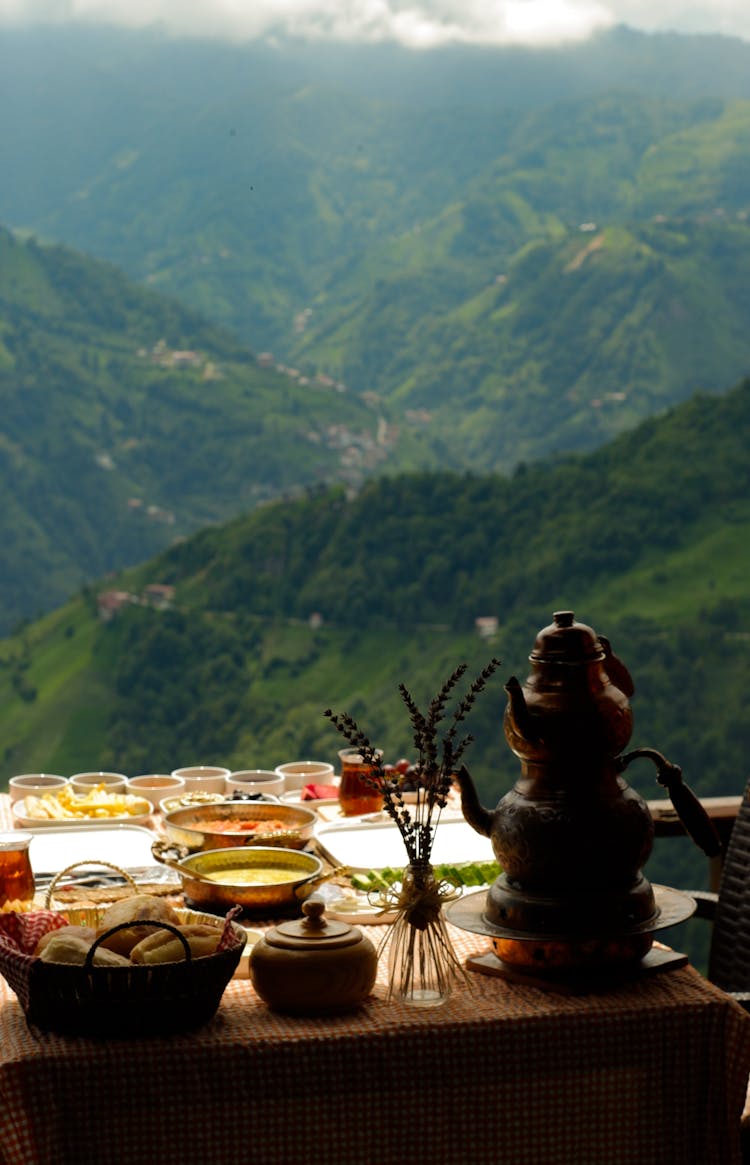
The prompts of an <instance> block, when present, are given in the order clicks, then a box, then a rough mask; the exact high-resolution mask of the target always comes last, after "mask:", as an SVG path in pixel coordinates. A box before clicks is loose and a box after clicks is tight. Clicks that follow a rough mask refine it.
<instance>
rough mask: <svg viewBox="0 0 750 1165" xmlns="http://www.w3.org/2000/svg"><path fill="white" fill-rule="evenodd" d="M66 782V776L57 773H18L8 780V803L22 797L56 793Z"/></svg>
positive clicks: (12, 802) (19, 799)
mask: <svg viewBox="0 0 750 1165" xmlns="http://www.w3.org/2000/svg"><path fill="white" fill-rule="evenodd" d="M67 783H68V778H67V777H61V776H59V774H58V773H20V774H19V775H18V776H17V777H11V778H10V780H9V781H8V793H9V795H10V803H11V805H12V804H14V802H16V801H22V800H23V799H24V797H27V796H30V797H42V796H44V794H45V793H56V792H59V791H60V789H63V788H64V787H65V786H66V785H67Z"/></svg>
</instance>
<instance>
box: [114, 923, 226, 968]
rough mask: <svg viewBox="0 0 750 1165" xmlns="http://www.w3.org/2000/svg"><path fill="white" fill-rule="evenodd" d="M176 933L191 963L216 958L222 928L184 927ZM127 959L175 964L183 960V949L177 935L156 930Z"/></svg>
mask: <svg viewBox="0 0 750 1165" xmlns="http://www.w3.org/2000/svg"><path fill="white" fill-rule="evenodd" d="M178 930H179V931H180V933H181V934H183V935H184V936H185V938H186V939H187V941H188V945H189V947H190V954H191V955H192V957H193V958H194V959H201V958H203V957H204V955H213V954H215V952H216V948H217V947H218V945H219V942H220V941H221V928H220V927H218V926H211V925H210V923H205V922H194V923H186V924H185V925H183V926H180V927H178ZM130 959H131V962H133V963H178V962H182V961H183V960H184V959H185V948H184V947H183V945H182V943H181V942H180V940H179V939H178V937H177V935H176V934H172V933H171V932H170V931H168V930H155V931H154V932H153V934H150V935H149V936H148V938H144V939H142V940H141V941H140V942H139V943H138V944H137V945H136V946H134V947H133V949H132V950H131V952H130Z"/></svg>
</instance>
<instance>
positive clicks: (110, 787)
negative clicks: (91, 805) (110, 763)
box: [70, 773, 128, 797]
mask: <svg viewBox="0 0 750 1165" xmlns="http://www.w3.org/2000/svg"><path fill="white" fill-rule="evenodd" d="M127 783H128V778H127V777H126V776H125V774H124V773H74V774H73V776H72V777H71V778H70V785H71V788H73V789H75V791H76V793H79V794H82V795H83V796H84V797H85V796H86V794H87V793H89V792H90V791H91V790H92V789H95V788H96V786H97V785H103V786H104V788H105V790H106V791H107V792H108V793H124V792H125V790H126V787H127Z"/></svg>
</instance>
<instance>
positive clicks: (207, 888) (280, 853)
mask: <svg viewBox="0 0 750 1165" xmlns="http://www.w3.org/2000/svg"><path fill="white" fill-rule="evenodd" d="M152 853H153V855H154V857H155V858H156V860H157V861H158V862H161V863H162V864H163V865H165V866H169V868H170V869H172V870H176V871H177V873H178V874H179V876H180V881H181V882H182V890H183V893H184V895H185V898H186V899H187V900H188V901H189V902H191V903H192V904H193V905H195V906H200V907H204V908H205V909H208V910H214V911H215V910H220V911H222V912H225V911H227V910H230V909H231V908H232V907H233V906H242V907H243V909H245V910H252V911H255V912H257V911H266V912H268V913H269V914H274V913H275V912H276V911H279V910H284V909H285V908H287V907H289V906H293V905H295V904H299V902H300V901H301V899H303V898H306V897H307V895H308V894H310V893H312V891H313V890H314V889H315V887H316V886H318V885H319V884H320V882H321V881H323V878H324V876H325V875H322V869H323V862H322V861H321V859H320V858H317V857H315V855H314V854H308V853H304V852H303V851H301V850H296V849H282V848H281V847H278V846H256V845H253V846H241V847H234V848H232V847H227V846H223V847H222V848H221V849H217V850H199V851H198V852H197V853H187V852H186V851H185V849H184V848H183V847H176V846H173V845H172V846H171V845H170V844H169V843H168V842H165V841H164V840H157V841H155V842H154V844H153V846H152ZM226 870H242V871H243V875H244V874H245V873H246V876H247V877H249V878H252V876H253V871H258V872H260V871H261V870H262V871H264V872H266V871H268V870H273V871H275V872H278V874H279V875H280V876H282V880H281V881H278V882H272V883H255V882H252V881H244V880H243V881H239V880H238V881H237V882H217V881H216V880H215V879H216V876H217V875H221V874H222V872H223V871H226Z"/></svg>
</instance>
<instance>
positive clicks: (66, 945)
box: [39, 926, 130, 967]
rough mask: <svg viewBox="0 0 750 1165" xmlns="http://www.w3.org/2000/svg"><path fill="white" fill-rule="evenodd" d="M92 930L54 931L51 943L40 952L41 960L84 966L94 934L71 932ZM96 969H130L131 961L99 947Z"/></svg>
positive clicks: (51, 935) (68, 929) (71, 927)
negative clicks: (72, 932) (86, 934)
mask: <svg viewBox="0 0 750 1165" xmlns="http://www.w3.org/2000/svg"><path fill="white" fill-rule="evenodd" d="M87 929H90V928H87V927H79V926H63V927H60V929H59V930H55V931H53V932H52V933H51V934H50V935H49V936H47V935H45V936H44V937H45V938H49V941H48V942H46V943H45V944H44V946H43V947H42V950H41V951H40V952H39V958H40V959H42V960H43V961H44V962H45V963H75V964H78V965H82V964H83V963H85V962H86V956H87V955H88V953H89V951H90V950H91V947H92V945H93V942H94V937H95V936H94V933H93V931H92V932H91V935H90V936H85V935H82V934H71V933H70V932H71V931H81V930H87ZM92 962H93V964H94V966H95V967H128V966H130V960H129V959H126V958H124V957H123V956H122V955H118V954H116V953H115V952H114V951H107V950H104V949H103V948H102V947H97V948H96V950H95V951H94V957H93V960H92Z"/></svg>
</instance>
